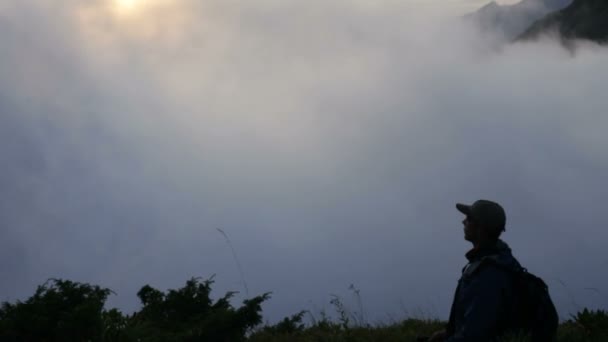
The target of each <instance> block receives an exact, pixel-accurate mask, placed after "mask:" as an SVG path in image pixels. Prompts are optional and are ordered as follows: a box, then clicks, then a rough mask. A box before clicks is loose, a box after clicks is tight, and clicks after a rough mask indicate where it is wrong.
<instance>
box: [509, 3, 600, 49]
mask: <svg viewBox="0 0 608 342" xmlns="http://www.w3.org/2000/svg"><path fill="white" fill-rule="evenodd" d="M544 34H558V35H559V36H560V37H561V38H562V39H563V40H566V41H568V40H572V39H585V40H591V41H594V42H597V43H604V44H605V43H608V0H575V1H574V2H573V3H572V4H571V5H570V6H568V7H566V8H564V9H562V10H561V11H557V12H555V13H551V14H550V15H548V16H546V17H545V18H543V19H541V20H539V21H537V22H535V23H534V24H533V25H532V26H531V27H530V28H529V29H528V30H526V31H525V32H524V33H523V34H521V35H520V36H519V37H518V40H531V39H537V38H538V37H539V36H542V35H544Z"/></svg>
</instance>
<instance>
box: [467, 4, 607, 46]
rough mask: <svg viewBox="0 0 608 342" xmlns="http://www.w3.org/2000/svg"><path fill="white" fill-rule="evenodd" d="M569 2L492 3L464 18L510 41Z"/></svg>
mask: <svg viewBox="0 0 608 342" xmlns="http://www.w3.org/2000/svg"><path fill="white" fill-rule="evenodd" d="M607 1H608V0H607ZM571 2H572V0H522V1H520V2H518V3H516V4H513V5H504V6H501V5H498V4H497V3H496V2H494V1H493V2H491V3H489V4H487V5H485V6H484V7H482V8H480V9H479V10H478V11H477V12H474V13H471V14H469V15H467V16H465V19H467V20H471V21H472V22H473V23H475V24H476V25H478V26H479V28H480V29H481V30H482V31H484V32H486V33H492V34H497V35H499V36H502V37H503V38H504V39H505V40H507V41H510V40H512V39H514V38H515V37H517V36H519V35H520V34H522V33H523V32H524V31H526V29H528V28H529V27H530V25H532V24H533V23H534V22H535V21H537V20H539V19H541V18H543V17H544V16H545V15H547V14H549V13H551V12H554V11H557V10H560V9H563V8H564V7H566V6H568V5H569V4H570V3H571Z"/></svg>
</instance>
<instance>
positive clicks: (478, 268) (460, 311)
mask: <svg viewBox="0 0 608 342" xmlns="http://www.w3.org/2000/svg"><path fill="white" fill-rule="evenodd" d="M490 256H491V257H492V260H491V261H490V260H489V259H488V257H490ZM466 257H467V259H468V260H469V263H468V264H467V265H466V266H465V267H464V268H463V270H462V276H461V278H460V280H459V281H458V286H457V288H456V293H455V294H454V301H453V303H452V308H451V310H450V320H449V323H448V326H447V329H446V331H447V336H448V338H447V340H446V341H447V342H465V341H466V342H477V341H479V342H487V341H491V340H492V339H494V338H496V337H499V336H501V335H503V334H504V333H506V332H509V331H511V330H514V329H515V324H516V323H515V322H516V320H515V318H516V317H515V314H516V313H515V312H516V311H515V310H516V309H515V307H514V303H515V302H516V301H515V297H514V289H513V279H512V275H511V273H510V272H509V269H513V270H517V269H519V268H521V265H520V264H519V262H518V261H517V260H516V259H515V258H514V257H513V255H512V254H511V249H510V248H509V246H508V245H507V244H506V243H505V242H503V241H502V240H498V241H496V243H492V244H489V245H486V246H482V247H479V248H474V249H472V250H470V251H469V252H468V253H467V254H466ZM493 263H498V264H500V266H503V267H497V266H496V265H495V264H493ZM505 268H506V269H505Z"/></svg>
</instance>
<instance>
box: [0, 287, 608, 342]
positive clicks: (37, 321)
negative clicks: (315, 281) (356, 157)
mask: <svg viewBox="0 0 608 342" xmlns="http://www.w3.org/2000/svg"><path fill="white" fill-rule="evenodd" d="M212 284H213V280H212V279H209V280H205V281H200V280H199V279H194V278H193V279H191V280H189V281H187V282H186V284H185V285H184V287H182V288H180V289H177V290H169V291H167V292H162V291H159V290H157V289H154V288H152V287H150V286H148V285H146V286H144V287H142V288H141V290H140V291H139V292H138V293H137V296H138V297H139V299H140V301H141V304H142V307H141V309H140V310H139V311H137V312H135V313H133V314H123V313H122V312H120V311H118V310H117V309H110V310H107V309H105V308H104V305H105V302H106V299H107V297H108V296H109V295H110V294H111V293H112V291H111V290H110V289H106V288H102V287H99V286H96V285H90V284H83V283H77V282H72V281H69V280H56V279H51V280H49V281H47V282H46V283H45V284H43V285H40V286H39V287H38V288H37V290H36V292H35V293H34V295H32V296H31V297H30V298H28V299H27V300H25V301H17V302H15V303H8V302H5V303H3V304H2V306H1V307H0V341H7V342H10V341H15V342H16V341H49V342H51V341H125V342H126V341H152V342H154V341H158V342H160V341H256V342H257V341H277V342H279V341H327V342H333V341H335V342H339V341H416V338H417V336H425V335H430V334H431V333H432V332H433V331H436V330H439V329H441V328H443V326H444V325H445V322H441V321H438V320H429V319H406V320H403V321H401V322H395V323H392V324H386V325H370V324H368V323H367V322H365V320H364V318H363V317H364V316H363V315H361V314H360V313H359V314H357V313H354V314H352V313H351V312H350V311H349V310H348V308H346V307H345V306H344V304H343V303H342V302H341V301H340V299H339V298H337V297H335V298H334V299H333V300H332V301H331V304H332V305H333V307H334V308H335V309H336V313H337V318H336V319H330V318H328V317H327V316H325V315H323V317H321V318H320V319H315V318H314V317H312V316H310V315H309V316H310V317H312V322H310V323H308V324H305V323H304V319H305V317H306V316H307V313H306V312H304V311H301V312H299V313H297V314H295V315H293V316H291V317H286V318H285V319H283V320H282V321H280V322H279V323H277V324H275V325H263V324H262V318H263V317H262V309H261V304H262V303H263V302H264V301H266V300H269V299H270V294H268V293H266V294H262V295H260V296H256V297H253V298H251V299H248V300H245V301H243V303H242V305H241V306H240V307H234V306H233V305H232V304H231V302H230V299H231V297H232V296H233V295H234V293H232V292H229V293H227V294H225V295H224V296H223V297H220V298H219V299H217V300H212V299H211V297H210V294H211V286H212ZM558 335H559V336H558V341H564V342H565V341H608V313H607V312H604V311H589V310H586V309H585V310H583V311H582V312H579V313H578V314H576V315H575V316H572V317H571V318H570V319H569V320H567V321H565V322H564V323H562V324H561V326H560V327H559V331H558ZM525 340H526V339H525V338H522V337H512V338H505V339H503V341H525Z"/></svg>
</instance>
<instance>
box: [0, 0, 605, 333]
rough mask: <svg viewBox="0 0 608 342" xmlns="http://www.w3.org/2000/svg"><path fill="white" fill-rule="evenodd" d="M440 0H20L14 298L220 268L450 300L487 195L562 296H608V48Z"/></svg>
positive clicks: (9, 27)
mask: <svg viewBox="0 0 608 342" xmlns="http://www.w3.org/2000/svg"><path fill="white" fill-rule="evenodd" d="M428 3H431V1H428ZM433 3H434V4H435V5H433V6H431V5H427V6H418V5H417V3H416V2H414V1H412V2H397V1H392V0H379V1H375V2H374V3H373V5H370V3H369V2H365V1H321V0H319V1H310V0H308V1H295V0H294V1H292V2H284V1H278V0H277V1H275V0H259V1H256V2H251V1H249V2H246V3H245V2H241V1H236V0H221V1H220V0H209V1H198V0H196V1H195V0H183V1H170V0H156V1H154V0H150V1H149V2H144V1H143V0H140V3H139V4H138V5H133V6H132V7H129V6H123V5H120V6H119V5H117V4H116V3H114V2H111V1H101V0H97V1H77V0H65V1H62V2H61V4H60V5H58V4H57V2H54V1H39V0H19V1H4V2H2V5H0V41H2V42H3V52H4V53H3V57H2V59H0V75H1V77H0V166H1V167H0V189H1V190H2V196H0V277H1V279H2V282H0V300H2V301H4V300H9V301H13V300H17V299H24V298H27V296H29V295H31V294H33V292H34V290H35V288H36V286H37V285H39V284H42V283H44V281H46V280H47V279H48V278H67V279H71V280H74V281H81V282H90V283H94V284H99V285H102V286H106V287H109V288H111V289H112V290H114V291H115V292H116V294H115V295H113V296H111V297H110V298H109V300H108V306H109V307H118V308H120V309H122V310H124V311H126V312H132V311H133V310H136V309H137V308H138V307H139V303H138V302H137V298H136V293H137V291H138V290H139V288H140V287H141V286H143V285H145V284H150V285H151V286H154V287H156V288H159V289H161V290H165V289H168V288H177V287H180V286H182V285H183V284H184V283H185V281H186V280H187V279H189V278H191V277H202V278H203V279H206V278H209V277H212V276H214V279H215V281H216V283H215V285H214V288H213V289H214V294H215V295H216V296H218V297H219V296H221V295H223V294H224V293H225V292H226V291H232V290H236V291H240V293H239V294H238V295H237V297H236V299H237V300H242V299H243V298H246V297H248V296H249V297H250V296H254V295H257V294H261V293H265V292H272V293H273V294H272V298H271V299H270V300H269V301H267V302H266V303H265V304H264V306H263V308H264V315H265V319H267V320H269V321H276V320H278V319H280V318H282V317H284V316H286V315H291V314H294V313H297V312H298V311H300V310H310V311H311V313H312V315H315V316H316V317H319V315H320V314H321V312H322V311H326V312H328V313H331V312H333V308H332V307H331V305H330V304H329V301H330V299H331V298H332V297H331V296H332V295H338V296H340V297H342V298H343V300H344V302H345V304H346V305H347V307H349V308H351V310H358V309H359V308H360V307H363V311H364V312H365V316H366V319H368V320H369V321H370V322H386V321H391V320H397V319H401V318H404V317H409V316H425V317H439V318H443V319H445V318H447V314H448V310H449V305H450V303H451V300H452V295H453V292H454V288H455V286H456V283H457V280H458V278H459V275H460V271H461V268H462V267H463V266H464V265H465V264H466V259H465V258H464V254H465V252H466V251H467V250H468V249H469V248H470V244H468V243H467V242H466V241H464V239H463V231H462V224H461V221H462V219H463V217H462V215H461V214H460V213H459V212H457V211H456V209H455V203H456V202H465V203H471V202H473V201H474V200H477V199H480V198H486V199H491V200H495V201H497V202H499V203H501V204H502V205H503V206H504V208H505V210H506V212H507V231H506V233H505V235H504V236H503V239H504V240H505V241H506V242H507V243H508V244H509V245H510V246H511V247H512V249H513V253H514V255H515V257H516V258H517V259H518V260H519V261H520V262H521V263H522V264H523V265H524V266H526V267H527V268H528V269H529V270H530V271H531V272H533V273H535V274H537V275H539V276H541V277H543V278H544V279H545V280H546V282H547V283H548V285H549V287H550V292H551V295H552V297H553V298H554V301H555V302H556V305H557V307H558V310H559V311H560V313H561V315H562V317H563V318H567V317H568V314H569V313H574V312H575V311H576V310H579V309H581V308H583V307H590V308H606V307H608V276H607V275H606V273H605V272H601V270H602V269H605V267H606V266H607V265H608V252H606V244H605V241H607V239H608V232H607V231H606V229H605V227H604V215H605V203H606V200H607V199H608V188H607V187H606V186H605V179H606V178H605V174H606V173H607V172H608V152H606V149H605V146H606V144H607V143H608V137H607V136H606V135H605V131H606V127H608V118H607V117H606V116H605V115H603V114H604V113H605V108H606V107H607V106H608V98H606V96H605V84H606V80H607V79H608V69H606V68H605V67H604V66H605V60H606V58H607V57H608V50H606V48H601V47H598V46H594V45H593V44H589V43H580V44H579V45H578V47H577V49H576V50H575V51H567V50H564V49H563V48H561V47H560V46H559V45H558V44H556V42H555V41H554V40H552V39H551V38H545V39H544V40H542V41H539V42H535V43H518V44H511V45H506V46H500V47H497V46H496V45H495V44H494V42H493V41H492V37H491V36H488V35H480V34H479V33H478V32H477V31H475V30H474V29H473V28H471V27H467V25H465V24H463V23H462V22H461V21H460V20H458V19H457V18H458V17H459V16H460V15H461V14H463V13H466V11H468V10H469V8H470V9H474V8H476V7H477V6H478V5H480V4H481V5H482V4H483V3H482V2H480V1H464V0H462V1H457V0H453V1H450V2H449V6H448V5H447V3H446V5H445V6H446V7H444V6H443V2H442V5H437V4H438V3H440V2H439V1H436V2H433ZM448 8H449V9H448ZM465 8H466V10H465ZM218 229H221V230H222V231H224V232H225V233H226V234H227V236H228V238H229V240H230V244H228V243H227V241H226V240H225V238H224V236H223V235H222V234H221V233H220V232H219V231H218ZM231 247H232V248H234V251H235V254H236V258H237V260H238V263H239V264H240V266H241V268H242V274H241V272H239V268H238V267H237V260H235V258H234V257H233V254H232V252H231ZM244 283H245V284H244ZM351 285H354V286H355V288H356V289H358V290H359V294H360V298H361V302H360V303H359V302H358V301H357V298H355V297H354V293H353V291H352V290H349V287H350V286H351ZM359 304H361V305H359Z"/></svg>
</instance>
